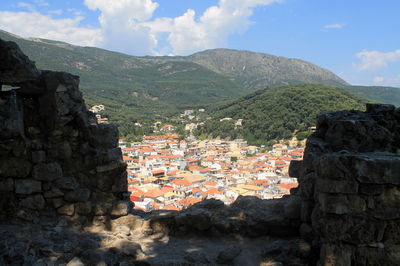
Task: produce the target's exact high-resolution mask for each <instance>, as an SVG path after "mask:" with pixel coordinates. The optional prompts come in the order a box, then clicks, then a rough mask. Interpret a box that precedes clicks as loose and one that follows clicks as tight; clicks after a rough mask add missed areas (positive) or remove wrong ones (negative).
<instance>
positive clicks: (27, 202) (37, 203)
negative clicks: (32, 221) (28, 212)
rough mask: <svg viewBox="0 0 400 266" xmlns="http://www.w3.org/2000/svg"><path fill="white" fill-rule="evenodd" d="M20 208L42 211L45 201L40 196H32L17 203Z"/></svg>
mask: <svg viewBox="0 0 400 266" xmlns="http://www.w3.org/2000/svg"><path fill="white" fill-rule="evenodd" d="M19 205H20V207H21V208H28V209H32V210H42V209H43V208H44V206H45V201H44V198H43V196H42V195H40V194H38V195H33V196H29V197H27V198H25V199H22V200H21V201H20V203H19Z"/></svg>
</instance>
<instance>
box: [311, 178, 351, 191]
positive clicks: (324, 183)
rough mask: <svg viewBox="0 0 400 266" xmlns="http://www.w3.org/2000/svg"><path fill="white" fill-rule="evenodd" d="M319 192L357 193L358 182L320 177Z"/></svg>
mask: <svg viewBox="0 0 400 266" xmlns="http://www.w3.org/2000/svg"><path fill="white" fill-rule="evenodd" d="M315 189H316V190H317V191H318V192H324V193H341V194H357V193H358V183H357V182H355V181H350V180H349V181H347V180H331V179H322V178H318V179H317V180H316V188H315Z"/></svg>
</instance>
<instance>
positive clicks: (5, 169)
mask: <svg viewBox="0 0 400 266" xmlns="http://www.w3.org/2000/svg"><path fill="white" fill-rule="evenodd" d="M31 169H32V164H31V163H30V162H29V161H28V160H27V159H23V158H15V157H9V156H7V157H0V174H1V175H2V176H4V177H16V178H24V177H27V176H28V175H29V173H30V172H31Z"/></svg>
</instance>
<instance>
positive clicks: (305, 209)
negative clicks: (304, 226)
mask: <svg viewBox="0 0 400 266" xmlns="http://www.w3.org/2000/svg"><path fill="white" fill-rule="evenodd" d="M313 207H314V202H313V201H310V200H303V201H301V211H300V219H301V221H302V222H310V221H311V213H312V210H313Z"/></svg>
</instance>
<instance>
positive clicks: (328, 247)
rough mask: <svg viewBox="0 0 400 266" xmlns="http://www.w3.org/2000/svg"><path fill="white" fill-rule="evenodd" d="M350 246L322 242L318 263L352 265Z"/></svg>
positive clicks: (335, 265) (334, 265) (330, 265)
mask: <svg viewBox="0 0 400 266" xmlns="http://www.w3.org/2000/svg"><path fill="white" fill-rule="evenodd" d="M352 253H353V251H352V248H351V247H350V246H347V245H346V246H343V245H335V244H331V243H329V244H328V243H326V244H323V245H322V247H321V252H320V265H325V266H345V265H352V263H351V258H352Z"/></svg>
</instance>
